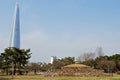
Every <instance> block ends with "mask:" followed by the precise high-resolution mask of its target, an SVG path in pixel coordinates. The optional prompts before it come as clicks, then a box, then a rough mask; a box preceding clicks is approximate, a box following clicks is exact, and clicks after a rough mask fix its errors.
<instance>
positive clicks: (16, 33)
mask: <svg viewBox="0 0 120 80" xmlns="http://www.w3.org/2000/svg"><path fill="white" fill-rule="evenodd" d="M11 39H12V40H11V46H10V47H16V48H20V20H19V3H18V1H17V2H16V5H15V13H14V19H13V24H12V36H11Z"/></svg>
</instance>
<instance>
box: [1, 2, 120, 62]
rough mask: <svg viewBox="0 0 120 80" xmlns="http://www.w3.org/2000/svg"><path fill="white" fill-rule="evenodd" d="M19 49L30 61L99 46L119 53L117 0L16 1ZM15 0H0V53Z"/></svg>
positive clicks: (6, 40)
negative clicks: (18, 10) (19, 29)
mask: <svg viewBox="0 0 120 80" xmlns="http://www.w3.org/2000/svg"><path fill="white" fill-rule="evenodd" d="M18 1H19V4H20V22H21V23H20V26H21V48H25V49H27V48H30V49H31V52H32V57H31V59H30V61H31V62H50V57H51V56H56V57H58V58H62V57H67V56H73V57H77V56H79V55H80V54H83V53H85V52H95V51H96V48H97V47H102V48H103V52H104V53H105V54H107V55H112V54H115V53H120V5H119V3H120V0H34V1H33V0H18ZM15 3H16V0H0V11H1V12H0V27H1V29H0V43H1V44H0V52H2V51H3V50H4V48H6V47H9V41H10V33H11V28H12V27H11V26H12V19H13V14H14V13H13V12H14V6H15Z"/></svg>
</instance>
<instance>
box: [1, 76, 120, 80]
mask: <svg viewBox="0 0 120 80" xmlns="http://www.w3.org/2000/svg"><path fill="white" fill-rule="evenodd" d="M2 78H4V79H2ZM5 78H7V79H5ZM0 80H120V76H118V75H115V76H113V77H65V76H62V77H44V76H39V75H31V76H30V75H28V76H14V79H11V76H0Z"/></svg>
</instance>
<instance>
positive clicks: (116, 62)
mask: <svg viewBox="0 0 120 80" xmlns="http://www.w3.org/2000/svg"><path fill="white" fill-rule="evenodd" d="M90 54H91V53H90ZM80 63H83V64H85V65H88V66H91V67H92V68H95V69H102V70H104V72H107V73H112V72H117V71H120V54H114V55H112V56H107V55H105V56H99V57H96V58H88V59H85V60H84V61H80Z"/></svg>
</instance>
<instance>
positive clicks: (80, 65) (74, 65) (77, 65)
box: [65, 64, 89, 67]
mask: <svg viewBox="0 0 120 80" xmlns="http://www.w3.org/2000/svg"><path fill="white" fill-rule="evenodd" d="M65 67H89V66H86V65H83V64H71V65H67V66H65Z"/></svg>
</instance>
